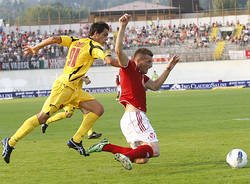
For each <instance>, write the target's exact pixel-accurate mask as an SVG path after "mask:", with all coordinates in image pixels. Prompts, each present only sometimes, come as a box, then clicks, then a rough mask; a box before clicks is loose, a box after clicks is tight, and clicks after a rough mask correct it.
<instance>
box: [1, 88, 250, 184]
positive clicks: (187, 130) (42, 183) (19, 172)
mask: <svg viewBox="0 0 250 184" xmlns="http://www.w3.org/2000/svg"><path fill="white" fill-rule="evenodd" d="M94 96H95V97H96V98H97V99H98V100H99V101H100V102H101V103H102V104H103V106H104V108H105V113H104V115H103V116H102V117H101V118H100V119H99V120H98V121H97V122H96V123H95V125H94V130H95V131H97V132H102V133H103V137H102V138H104V137H107V138H108V139H109V140H110V142H111V143H113V144H118V145H122V146H128V144H127V143H126V141H125V138H124V137H123V135H122V133H121V130H120V123H119V122H120V118H121V116H122V114H123V107H122V106H121V105H120V104H118V103H117V102H116V101H115V96H116V95H115V94H114V93H113V94H95V95H94ZM44 100H45V98H33V99H14V100H2V101H0V114H1V116H0V138H1V139H2V138H3V137H9V136H11V135H13V134H14V133H15V131H16V130H17V128H19V127H20V126H21V124H22V123H23V121H24V120H25V119H26V118H28V117H30V116H31V115H33V114H35V113H37V112H39V111H40V109H41V107H42V104H43V102H44ZM147 103H148V105H147V107H148V113H147V116H148V118H149V119H150V120H151V124H152V125H153V127H154V129H155V131H156V133H157V135H158V139H159V144H160V149H161V155H160V157H158V158H153V159H151V160H150V161H149V162H148V163H147V164H144V165H136V164H133V170H131V171H127V170H125V169H124V168H123V167H122V166H121V165H120V163H118V162H116V161H115V160H114V159H113V155H112V154H111V153H107V152H101V153H93V154H92V155H91V156H89V157H83V156H80V155H79V153H77V152H76V151H75V150H72V149H68V147H67V145H66V143H67V141H68V139H69V138H71V137H72V135H74V133H75V131H76V130H77V129H78V127H79V125H80V123H81V121H82V115H81V113H80V112H79V111H76V112H75V114H74V115H73V116H72V118H71V119H66V120H62V121H59V122H56V123H54V124H51V125H50V126H49V127H48V129H47V132H46V134H42V133H41V130H40V127H38V128H36V129H35V130H34V131H33V132H32V133H31V134H29V135H28V136H26V137H25V138H24V139H22V140H21V141H20V142H18V144H17V145H16V149H15V150H14V151H13V153H12V156H11V160H10V164H6V163H5V162H4V161H3V160H2V159H1V160H0V183H1V184H33V183H34V184H47V183H48V184H64V183H65V184H69V183H86V184H122V183H123V184H132V183H136V184H141V183H143V184H243V183H250V175H249V172H250V166H249V164H248V165H247V166H246V168H243V169H231V168H229V167H228V165H227V164H226V162H225V158H226V154H227V153H228V152H229V151H230V150H231V149H233V148H241V149H243V150H244V151H245V152H246V153H248V154H250V139H249V134H250V120H249V119H250V89H249V88H246V89H226V90H222V89H221V90H202V91H199V90H190V91H162V92H147ZM235 119H238V120H235ZM99 140H101V139H99ZM99 140H88V139H86V138H85V139H84V140H83V145H84V146H85V147H86V148H88V147H89V146H91V145H92V144H95V143H96V142H98V141H99ZM0 151H2V148H1V149H0Z"/></svg>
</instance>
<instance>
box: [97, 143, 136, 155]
mask: <svg viewBox="0 0 250 184" xmlns="http://www.w3.org/2000/svg"><path fill="white" fill-rule="evenodd" d="M131 150H132V148H126V147H121V146H117V145H114V144H106V145H104V146H103V148H102V151H107V152H112V153H113V154H116V153H121V154H124V153H127V152H129V151H131Z"/></svg>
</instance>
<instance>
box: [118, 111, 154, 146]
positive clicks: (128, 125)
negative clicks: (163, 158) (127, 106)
mask: <svg viewBox="0 0 250 184" xmlns="http://www.w3.org/2000/svg"><path fill="white" fill-rule="evenodd" d="M120 126H121V130H122V133H123V135H124V136H125V138H126V140H127V142H128V143H129V144H130V145H131V146H132V147H134V146H133V145H135V144H136V142H140V141H142V142H146V143H152V142H158V139H157V136H156V133H155V131H154V129H153V127H152V126H151V124H150V121H149V119H148V118H147V116H146V114H145V113H144V112H143V111H139V112H125V113H124V114H123V116H122V119H121V122H120Z"/></svg>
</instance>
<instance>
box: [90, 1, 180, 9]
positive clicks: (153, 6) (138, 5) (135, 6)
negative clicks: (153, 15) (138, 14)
mask: <svg viewBox="0 0 250 184" xmlns="http://www.w3.org/2000/svg"><path fill="white" fill-rule="evenodd" d="M166 9H167V10H169V9H172V10H174V9H178V8H176V7H171V6H164V5H159V4H153V3H146V2H142V1H134V2H132V3H127V4H123V5H119V6H114V7H112V8H107V9H103V10H97V11H95V12H115V11H119V12H121V11H122V12H124V11H139V10H143V11H145V10H166Z"/></svg>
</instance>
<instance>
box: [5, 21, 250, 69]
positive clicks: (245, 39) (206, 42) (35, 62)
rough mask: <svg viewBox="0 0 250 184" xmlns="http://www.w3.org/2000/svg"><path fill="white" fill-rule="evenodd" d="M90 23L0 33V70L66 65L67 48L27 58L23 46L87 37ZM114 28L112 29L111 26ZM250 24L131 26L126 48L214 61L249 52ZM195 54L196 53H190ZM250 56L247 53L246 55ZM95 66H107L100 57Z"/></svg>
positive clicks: (111, 43)
mask: <svg viewBox="0 0 250 184" xmlns="http://www.w3.org/2000/svg"><path fill="white" fill-rule="evenodd" d="M88 28H89V26H88V24H85V25H84V26H83V27H82V28H81V29H80V30H79V31H78V32H76V31H73V30H58V31H55V32H53V33H47V32H45V33H43V34H41V33H40V32H39V31H37V32H29V31H25V32H24V31H19V30H18V29H17V30H16V31H12V32H11V33H9V34H7V33H5V32H4V31H1V32H0V70H16V69H39V68H62V67H63V65H64V59H65V57H66V53H67V48H66V47H62V46H59V45H53V46H50V47H46V48H44V49H42V50H41V51H40V52H39V54H38V56H37V57H31V56H30V57H24V56H23V52H22V47H23V46H25V45H27V44H29V45H34V44H36V43H38V42H41V40H43V39H45V38H47V37H49V36H52V35H62V34H64V35H74V36H77V37H86V36H87V35H88ZM111 29H112V28H111ZM116 32H117V31H113V32H111V33H110V36H109V40H108V41H107V44H106V45H105V49H109V50H111V51H114V42H115V39H116ZM249 36H250V26H248V25H242V24H239V22H238V23H237V24H236V25H234V24H233V23H231V24H230V23H228V22H227V23H226V25H222V24H219V23H217V22H215V23H212V24H211V25H209V24H203V25H196V24H182V25H155V24H149V25H147V26H130V27H129V28H128V30H127V31H126V35H125V40H124V43H125V49H126V52H127V54H128V55H130V56H132V53H133V52H134V50H135V49H136V48H138V47H148V48H150V49H151V50H152V51H153V52H154V53H155V62H165V61H166V58H168V57H170V56H172V55H173V54H177V55H179V56H180V57H181V58H182V61H186V62H188V61H211V60H219V59H230V54H229V53H230V52H231V51H237V50H243V51H245V53H249V52H248V51H249V50H250V45H249ZM190 53H192V54H190ZM248 57H249V56H248V55H246V56H245V58H248ZM94 65H95V66H100V65H101V66H103V65H104V62H103V61H101V60H97V61H96V62H95V64H94Z"/></svg>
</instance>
